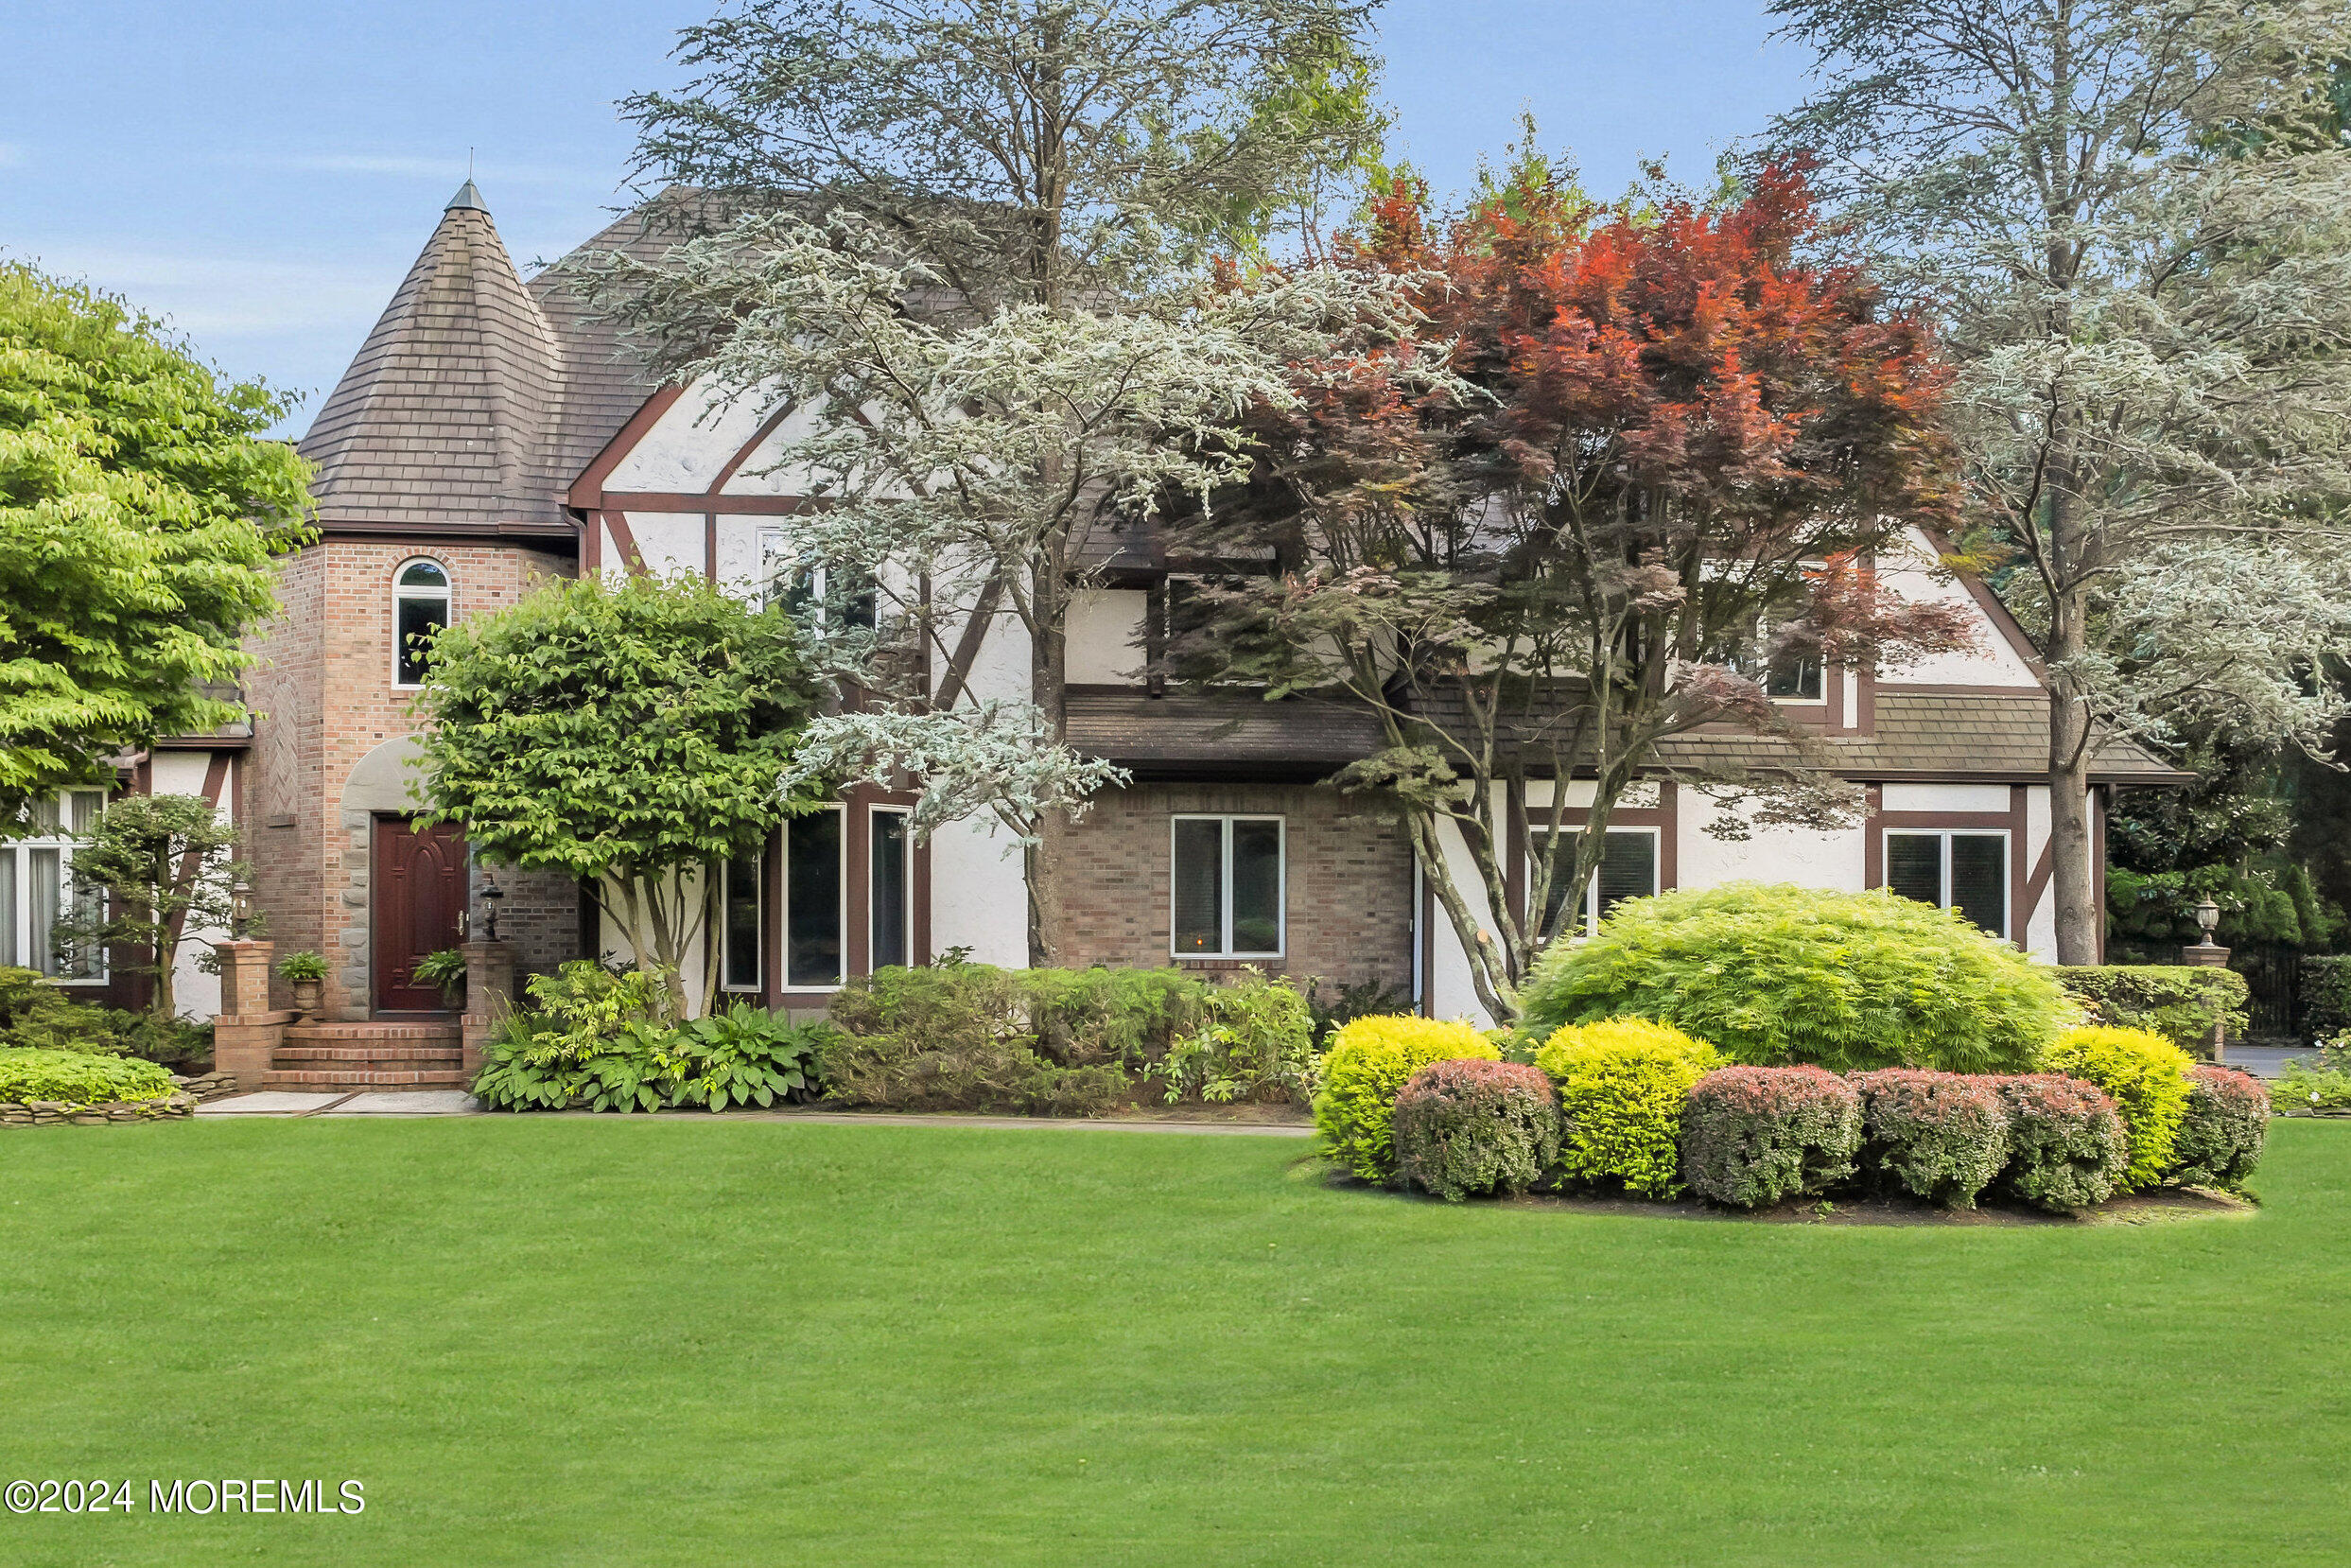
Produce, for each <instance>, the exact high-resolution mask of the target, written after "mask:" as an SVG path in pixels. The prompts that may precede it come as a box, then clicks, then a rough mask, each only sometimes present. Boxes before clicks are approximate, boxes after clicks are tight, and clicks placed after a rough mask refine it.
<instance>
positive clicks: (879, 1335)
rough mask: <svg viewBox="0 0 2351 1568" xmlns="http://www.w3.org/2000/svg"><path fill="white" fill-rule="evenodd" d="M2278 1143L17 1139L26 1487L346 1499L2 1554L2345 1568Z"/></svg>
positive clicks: (2329, 1216)
mask: <svg viewBox="0 0 2351 1568" xmlns="http://www.w3.org/2000/svg"><path fill="white" fill-rule="evenodd" d="M2272 1140H2273V1148H2272V1150H2271V1153H2270V1158H2269V1162H2268V1163H2267V1164H2266V1165H2265V1166H2264V1168H2263V1171H2262V1175H2261V1178H2260V1179H2261V1189H2262V1196H2263V1199H2264V1207H2263V1209H2262V1210H2261V1211H2260V1212H2259V1213H2258V1214H2257V1215H2255V1216H2253V1217H2250V1218H2241V1219H2228V1220H2212V1221H2202V1222H2198V1223H2194V1224H2186V1223H2182V1224H2171V1225H2152V1226H2101V1227H2086V1226H2046V1227H2029V1226H2028V1227H2014V1228H1968V1229H1947V1228H1884V1227H1840V1226H1836V1225H1740V1224H1717V1223H1704V1222H1692V1221H1689V1220H1684V1219H1677V1218H1667V1217H1663V1216H1661V1217H1656V1218H1651V1217H1646V1216H1644V1215H1639V1214H1632V1215H1626V1214H1621V1213H1613V1214H1609V1213H1589V1212H1576V1211H1566V1210H1559V1209H1550V1210H1543V1209H1533V1208H1526V1207H1505V1206H1498V1205H1478V1204H1467V1205H1449V1204H1440V1203H1436V1202H1430V1201H1413V1200H1406V1199H1403V1198H1398V1197H1389V1196H1386V1195H1384V1194H1367V1193H1364V1192H1362V1191H1360V1190H1352V1191H1350V1190H1344V1189H1333V1188H1331V1187H1328V1186H1325V1185H1323V1184H1321V1183H1320V1182H1318V1181H1315V1180H1301V1179H1297V1175H1298V1173H1299V1171H1300V1169H1301V1167H1299V1166H1298V1165H1297V1163H1296V1162H1297V1158H1298V1155H1299V1153H1300V1151H1301V1148H1302V1146H1303V1141H1302V1140H1299V1139H1297V1138H1272V1137H1259V1136H1220V1137H1182V1136H1165V1135H1144V1134H1136V1133H1119V1132H1110V1131H1091V1130H1087V1129H1083V1128H1067V1127H1042V1128H1038V1129H1036V1130H1034V1131H989V1130H980V1129H968V1128H959V1127H897V1126H886V1125H859V1126H829V1125H815V1124H776V1123H774V1122H767V1121H759V1120H749V1119H746V1120H738V1119H736V1118H732V1117H695V1118H683V1117H670V1118H646V1117H630V1118H588V1117H562V1118H531V1117H475V1118H463V1119H461V1118H449V1119H444V1120H438V1121H434V1120H417V1121H400V1120H396V1119H389V1118H380V1117H367V1118H361V1117H353V1118H349V1119H342V1120H338V1119H335V1118H310V1119H305V1120H296V1121H266V1120H259V1119H235V1118H220V1119H207V1118H205V1117H201V1116H200V1117H198V1118H197V1119H196V1120H195V1121H194V1122H193V1123H179V1124H138V1125H134V1126H129V1127H123V1128H118V1129H110V1130H109V1131H107V1132H106V1133H104V1134H103V1135H96V1134H93V1133H91V1132H89V1131H88V1130H87V1129H76V1128H72V1127H60V1128H56V1129H53V1130H52V1129H22V1130H16V1131H0V1142H4V1143H5V1153H4V1155H0V1158H5V1159H6V1161H7V1169H8V1184H7V1191H6V1193H5V1194H0V1256H5V1257H6V1258H8V1259H9V1267H7V1268H6V1269H0V1365H5V1366H7V1367H8V1368H9V1404H8V1419H7V1420H0V1474H5V1475H9V1476H18V1475H33V1476H38V1475H44V1474H60V1475H72V1474H84V1473H86V1474H89V1475H94V1476H95V1475H99V1474H130V1475H137V1476H148V1475H156V1476H171V1475H213V1476H219V1475H251V1474H254V1473H263V1472H270V1471H271V1470H272V1469H273V1468H276V1467H280V1466H283V1467H287V1468H289V1469H290V1468H291V1467H294V1466H296V1465H299V1466H300V1467H301V1472H302V1473H305V1474H308V1473H316V1474H320V1475H325V1476H331V1477H336V1478H338V1479H340V1478H341V1477H346V1476H351V1477H359V1478H362V1479H363V1480H364V1481H365V1484H366V1498H367V1504H368V1507H367V1511H366V1512H365V1513H364V1514H357V1515H348V1514H347V1515H341V1516H339V1517H323V1518H314V1517H307V1516H301V1515H285V1514H280V1515H244V1514H235V1513H231V1514H226V1515H220V1514H216V1515H213V1516H210V1517H203V1518H195V1517H187V1516H174V1517H158V1516H155V1515H151V1514H148V1513H146V1512H144V1511H143V1512H141V1513H138V1514H135V1515H131V1516H128V1517H123V1516H116V1517H108V1518H104V1519H98V1518H88V1517H73V1516H67V1515H62V1514H58V1515H26V1516H23V1517H19V1516H14V1515H0V1558H6V1559H9V1561H11V1562H23V1563H27V1564H42V1565H47V1564H58V1565H64V1564H79V1563H95V1562H101V1561H103V1562H108V1563H112V1564H113V1565H114V1568H181V1565H183V1564H187V1563H191V1562H197V1561H219V1560H243V1559H256V1560H270V1559H284V1560H287V1561H289V1562H303V1563H325V1562H332V1563H334V1564H336V1568H412V1565H415V1564H420V1563H433V1564H440V1563H478V1564H484V1565H498V1568H503V1565H516V1568H519V1565H522V1564H540V1563H551V1562H561V1563H566V1564H570V1565H573V1568H707V1565H709V1564H711V1563H721V1562H773V1563H795V1564H796V1563H822V1564H826V1565H827V1568H909V1565H912V1564H917V1563H949V1562H954V1563H983V1562H984V1563H990V1564H1002V1565H1006V1568H1045V1565H1054V1568H1058V1565H1063V1564H1068V1565H1071V1568H1096V1565H1099V1564H1104V1563H1113V1562H1115V1563H1120V1564H1123V1565H1128V1568H1160V1565H1168V1568H1197V1565H1198V1564H1201V1563H1208V1562H1214V1563H1218V1564H1234V1565H1240V1568H1292V1565H1296V1564H1299V1563H1325V1562H1328V1563H1409V1562H1432V1563H1433V1562H1460V1561H1464V1560H1475V1561H1476V1562H1478V1563H1480V1564H1491V1565H1497V1568H1518V1565H1521V1564H1526V1565H1538V1564H1540V1565H1541V1568H1558V1565H1559V1564H1562V1563H1576V1564H1588V1565H1592V1568H1646V1565H1650V1564H1661V1563H1723V1564H1741V1565H1754V1568H1763V1565H1766V1564H1785V1563H1791V1562H1802V1563H1803V1564H1806V1565H1807V1568H1846V1565H1856V1568H1883V1565H1885V1564H1889V1563H1928V1562H1948V1561H1969V1562H1985V1563H2028V1562H2029V1563H2031V1564H2034V1565H2035V1568H2116V1565H2122V1564H2131V1565H2145V1568H2154V1565H2165V1568H2169V1565H2177V1564H2215V1565H2218V1564H2240V1563H2260V1564H2262V1565H2264V1568H2317V1565H2327V1568H2331V1565H2332V1564H2334V1563H2337V1562H2340V1561H2342V1559H2344V1557H2345V1556H2351V1520H2347V1516H2346V1513H2345V1511H2344V1508H2343V1507H2342V1494H2343V1486H2344V1483H2343V1479H2342V1463H2341V1455H2342V1453H2343V1452H2344V1451H2345V1448H2346V1446H2351V1414H2347V1413H2346V1412H2345V1410H2344V1408H2343V1402H2342V1395H2341V1385H2340V1379H2339V1377H2338V1376H2337V1372H2338V1370H2339V1368H2340V1365H2341V1361H2342V1337H2341V1334H2340V1333H2339V1332H2338V1331H2337V1330H2335V1329H2334V1328H2332V1327H2331V1326H2330V1324H2329V1321H2328V1319H2327V1318H2326V1317H2325V1315H2323V1314H2322V1315H2317V1316H2315V1317H2314V1316H2313V1315H2312V1314H2311V1311H2310V1309H2311V1305H2312V1303H2313V1301H2314V1300H2318V1299H2321V1298H2324V1296H2325V1293H2327V1292H2330V1291H2333V1290H2335V1289H2337V1288H2338V1287H2339V1285H2340V1283H2341V1281H2342V1277H2343V1267H2342V1263H2341V1260H2342V1259H2343V1258H2345V1257H2351V1127H2344V1126H2342V1125H2339V1124H2334V1123H2329V1122H2318V1121H2292V1122H2286V1123H2282V1124H2279V1125H2277V1126H2276V1127H2275V1128H2274V1129H2273V1134H2272ZM1307 1169H1311V1167H1309V1168H1307ZM227 1192H235V1193H239V1194H241V1195H242V1198H243V1199H244V1200H245V1201H240V1202H237V1203H234V1204H229V1203H223V1202H222V1201H221V1200H220V1194H221V1193H227ZM2222 1312H2224V1313H2225V1314H2226V1318H2225V1321H2226V1323H2227V1325H2228V1328H2227V1339H2228V1342H2229V1347H2230V1349H2229V1352H2228V1354H2227V1356H2226V1358H2225V1359H2226V1368H2225V1371H2224V1372H2220V1373H2215V1374H2214V1375H2203V1374H2201V1373H2199V1372H2198V1371H2197V1368H2209V1367H2210V1366H2211V1364H2212V1357H2213V1355H2214V1338H2213V1335H2214V1332H2215V1331H2214V1323H2215V1321H2216V1317H2215V1315H2216V1313H2222ZM159 1324H169V1325H170V1332H169V1333H158V1332H157V1325H159ZM2084 1368H2096V1371H2095V1375H2089V1374H2086V1373H2085V1371H2084ZM2151 1432H2192V1433H2193V1434H2195V1453H2196V1464H2195V1472H2196V1473H2195V1478H2194V1484H2193V1485H2188V1484H2184V1483H2183V1482H2182V1480H2181V1465H2182V1460H2181V1456H2180V1451H2179V1449H2178V1447H2177V1445H2175V1444H2169V1443H2163V1442H2152V1441H2150V1440H2149V1437H2148V1434H2150V1433H2151ZM279 1455H292V1456H295V1457H290V1458H280V1457H277V1456H279ZM688 1475H690V1476H692V1477H694V1478H695V1479H694V1484H692V1485H690V1486H679V1485H667V1484H664V1485H657V1486H656V1485H648V1484H647V1478H648V1477H650V1476H688ZM140 1490H141V1492H142V1501H143V1502H144V1484H143V1483H142V1485H141V1489H140Z"/></svg>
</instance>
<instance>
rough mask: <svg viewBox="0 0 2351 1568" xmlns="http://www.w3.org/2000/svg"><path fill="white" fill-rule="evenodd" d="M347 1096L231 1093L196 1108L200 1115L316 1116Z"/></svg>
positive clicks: (277, 1091)
mask: <svg viewBox="0 0 2351 1568" xmlns="http://www.w3.org/2000/svg"><path fill="white" fill-rule="evenodd" d="M350 1098H351V1096H350V1095H348V1094H296V1093H292V1092H289V1091H288V1090H286V1089H263V1090H261V1091H260V1092H259V1093H256V1094H232V1095H230V1096H229V1097H228V1098H227V1099H225V1100H207V1101H205V1102H204V1103H203V1104H202V1105H200V1106H197V1107H196V1114H197V1115H199V1116H316V1115H317V1114H318V1113H319V1112H321V1111H322V1110H324V1109H325V1108H326V1107H327V1106H331V1105H334V1104H336V1103H337V1102H339V1101H342V1100H348V1099H350Z"/></svg>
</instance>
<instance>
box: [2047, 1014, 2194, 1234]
mask: <svg viewBox="0 0 2351 1568" xmlns="http://www.w3.org/2000/svg"><path fill="white" fill-rule="evenodd" d="M2192 1065H2193V1064H2192V1062H2191V1061H2190V1060H2189V1057H2188V1054H2187V1053H2186V1052H2185V1051H2183V1050H2181V1049H2180V1048H2179V1047H2178V1046H2176V1045H2173V1044H2172V1043H2171V1042H2170V1041H2169V1040H2168V1039H2165V1038H2164V1037H2162V1036H2161V1035H2153V1034H2150V1033H2148V1032H2147V1031H2146V1030H2144V1029H2109V1028H2105V1027H2102V1026H2099V1025H2095V1024H2093V1025H2085V1026H2083V1027H2081V1028H2079V1029H2068V1030H2066V1031H2065V1032H2064V1034H2062V1035H2060V1036H2058V1037H2057V1039H2056V1041H2055V1043H2053V1044H2051V1045H2050V1046H2049V1047H2048V1048H2047V1049H2046V1050H2045V1051H2044V1052H2042V1054H2041V1071H2044V1072H2062V1073H2064V1075H2065V1076H2066V1077H2068V1078H2080V1079H2081V1080H2082V1081H2083V1082H2085V1083H2091V1084H2096V1085H2097V1086H2098V1088H2100V1089H2104V1090H2105V1091H2106V1092H2107V1093H2108V1094H2110V1095H2112V1096H2113V1097H2114V1101H2115V1105H2116V1108H2117V1109H2119V1110H2120V1111H2121V1112H2122V1124H2123V1127H2124V1129H2125V1130H2126V1131H2127V1132H2128V1133H2129V1134H2130V1138H2131V1164H2130V1168H2129V1169H2128V1170H2126V1171H2124V1172H2123V1177H2122V1182H2121V1187H2122V1190H2123V1191H2125V1192H2129V1191H2132V1190H2133V1189H2135V1188H2140V1187H2151V1186H2153V1185H2154V1184H2155V1183H2156V1182H2158V1181H2160V1180H2162V1179H2163V1176H2164V1174H2165V1173H2166V1172H2167V1171H2168V1170H2170V1169H2171V1166H2172V1163H2173V1160H2172V1150H2173V1145H2174V1144H2175V1143H2176V1141H2178V1139H2179V1135H2180V1124H2181V1123H2182V1122H2183V1121H2185V1120H2186V1117H2187V1094H2188V1080H2187V1070H2188V1068H2189V1067H2190V1066H2192Z"/></svg>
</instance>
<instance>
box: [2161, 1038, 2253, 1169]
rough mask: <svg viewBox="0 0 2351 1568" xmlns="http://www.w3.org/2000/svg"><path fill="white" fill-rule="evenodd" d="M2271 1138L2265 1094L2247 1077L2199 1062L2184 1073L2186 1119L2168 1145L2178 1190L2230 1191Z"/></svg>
mask: <svg viewBox="0 0 2351 1568" xmlns="http://www.w3.org/2000/svg"><path fill="white" fill-rule="evenodd" d="M2269 1136H2270V1091H2269V1090H2268V1089H2263V1088H2262V1087H2261V1083H2260V1080H2258V1079H2256V1078H2254V1077H2252V1076H2250V1075H2248V1074H2246V1073H2242V1072H2237V1071H2231V1070H2230V1069H2228V1068H2225V1067H2216V1066H2214V1065H2213V1064H2212V1063H2210V1062H2200V1063H2198V1064H2197V1065H2196V1066H2195V1067H2193V1068H2190V1069H2189V1070H2188V1074H2187V1114H2186V1116H2185V1117H2184V1118H2182V1120H2181V1122H2180V1136H2179V1138H2178V1139H2177V1141H2175V1142H2174V1143H2173V1144H2172V1159H2175V1160H2177V1161H2178V1168H2177V1169H2175V1170H2174V1171H2173V1172H2172V1173H2171V1176H2170V1179H2171V1180H2172V1181H2175V1182H2177V1183H2179V1184H2181V1185H2182V1186H2191V1185H2192V1186H2197V1187H2235V1186H2238V1185H2239V1184H2241V1183H2242V1182H2243V1181H2244V1179H2245V1178H2246V1177H2247V1176H2251V1175H2253V1172H2254V1167H2255V1166H2256V1165H2258V1164H2260V1163H2261V1146H2262V1144H2263V1143H2264V1142H2266V1141H2268V1139H2269Z"/></svg>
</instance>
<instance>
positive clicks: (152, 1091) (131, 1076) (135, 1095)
mask: <svg viewBox="0 0 2351 1568" xmlns="http://www.w3.org/2000/svg"><path fill="white" fill-rule="evenodd" d="M171 1089H172V1085H171V1074H170V1073H168V1072H166V1071H164V1070H163V1069H162V1068H161V1067H158V1066H157V1065H156V1064H155V1063H153V1062H143V1061H138V1060H136V1059H134V1058H132V1057H129V1056H102V1055H98V1054H96V1053H93V1052H88V1051H44V1050H38V1049H24V1048H15V1049H9V1050H0V1100H9V1101H15V1102H17V1103H19V1104H22V1103H25V1102H27V1101H32V1100H51V1101H56V1102H58V1103H60V1104H62V1105H68V1106H106V1105H116V1104H119V1103H121V1102H123V1101H126V1100H154V1099H160V1098H161V1097H163V1096H164V1095H166V1094H169V1093H170V1092H171Z"/></svg>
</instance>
